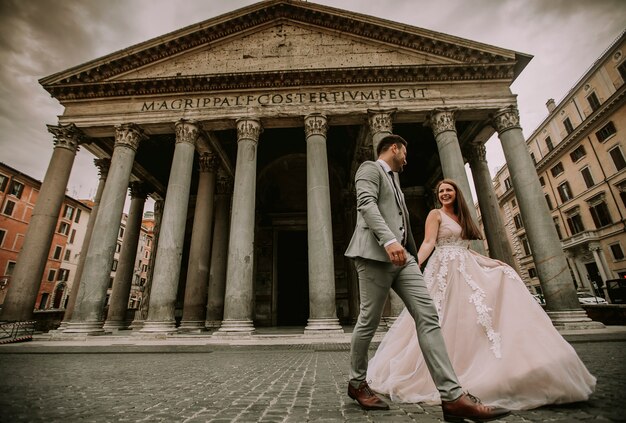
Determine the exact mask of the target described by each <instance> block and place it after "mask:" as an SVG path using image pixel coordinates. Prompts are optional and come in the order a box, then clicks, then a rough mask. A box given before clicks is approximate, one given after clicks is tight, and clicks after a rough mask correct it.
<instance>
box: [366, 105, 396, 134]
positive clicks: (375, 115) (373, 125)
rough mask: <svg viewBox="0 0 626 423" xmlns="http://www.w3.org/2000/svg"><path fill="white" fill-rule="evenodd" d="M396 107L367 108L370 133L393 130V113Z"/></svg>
mask: <svg viewBox="0 0 626 423" xmlns="http://www.w3.org/2000/svg"><path fill="white" fill-rule="evenodd" d="M396 110H397V109H378V110H377V109H367V116H368V120H369V125H370V131H371V132H372V135H375V134H378V133H379V132H388V133H390V134H391V133H392V132H393V114H394V113H395V112H396Z"/></svg>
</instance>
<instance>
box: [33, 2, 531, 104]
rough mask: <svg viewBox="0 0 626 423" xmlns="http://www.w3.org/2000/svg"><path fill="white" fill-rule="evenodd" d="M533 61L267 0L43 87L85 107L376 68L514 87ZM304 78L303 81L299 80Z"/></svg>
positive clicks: (371, 20) (391, 74)
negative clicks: (90, 101) (160, 88)
mask: <svg viewBox="0 0 626 423" xmlns="http://www.w3.org/2000/svg"><path fill="white" fill-rule="evenodd" d="M529 60H530V56H528V55H524V54H521V53H517V52H514V51H511V50H506V49H502V48H499V47H494V46H489V45H486V44H481V43H476V42H473V41H469V40H465V39H462V38H458V37H453V36H449V35H446V34H441V33H437V32H434V31H429V30H425V29H421V28H416V27H409V26H407V25H402V24H397V23H394V22H391V21H386V20H383V19H378V18H374V17H371V16H366V15H361V14H356V13H352V12H348V11H345V10H340V9H335V8H331V7H327V6H321V5H317V4H314V3H309V2H303V1H296V0H268V1H262V2H259V3H256V4H253V5H251V6H248V7H246V8H242V9H239V10H236V11H234V12H231V13H228V14H226V15H222V16H218V17H216V18H213V19H209V20H207V21H205V22H201V23H199V24H197V25H193V26H190V27H187V28H183V29H181V30H178V31H175V32H172V33H170V34H166V35H163V36H161V37H159V38H155V39H153V40H149V41H146V42H144V43H142V44H139V45H136V46H133V47H129V48H127V49H125V50H122V51H119V52H117V53H113V54H110V55H108V56H105V57H103V58H100V59H97V60H94V61H92V62H89V63H86V64H84V65H81V66H77V67H75V68H72V69H69V70H67V71H64V72H59V73H57V74H55V75H51V76H49V77H47V78H43V79H42V80H41V81H40V83H41V84H42V85H43V86H44V87H45V88H46V89H47V90H48V91H50V92H51V93H52V95H53V96H55V97H57V98H61V97H63V98H69V97H73V98H79V97H83V96H91V97H94V96H96V97H97V96H100V95H124V92H126V91H128V92H133V93H134V94H137V93H138V92H137V89H139V90H141V91H140V92H139V93H144V92H146V91H145V90H152V89H154V90H157V88H150V87H148V88H146V87H147V85H145V83H144V85H141V86H137V85H135V86H133V87H131V86H129V84H131V83H135V84H136V83H139V82H140V81H147V83H148V84H155V83H156V82H157V81H159V80H167V81H168V90H177V89H184V90H189V89H190V88H193V89H197V90H207V89H213V88H212V86H207V84H206V83H205V82H206V80H205V81H204V82H203V81H202V80H200V79H198V78H199V77H207V76H209V77H212V76H215V77H216V78H213V82H212V83H214V84H217V83H219V85H220V86H222V87H227V88H230V87H236V86H238V85H241V81H250V77H245V75H246V74H247V75H255V77H257V76H258V75H260V76H261V78H262V79H263V78H264V79H263V81H259V83H262V84H266V85H265V86H267V84H268V81H269V80H271V79H272V78H273V80H274V81H276V80H277V78H276V77H271V78H270V77H268V76H267V75H269V74H280V75H283V74H285V73H291V76H290V81H292V82H291V83H293V84H295V83H297V81H298V80H302V79H303V77H304V79H307V78H306V74H307V72H308V73H309V74H310V73H311V72H317V71H318V70H319V71H321V72H322V73H323V72H326V74H327V75H328V77H326V74H324V75H322V74H320V73H319V72H318V73H317V74H316V77H315V83H317V84H319V83H322V84H323V83H326V82H325V80H328V81H329V82H328V83H332V82H331V81H336V79H337V78H338V77H339V74H338V73H337V72H338V71H339V72H341V70H342V69H346V70H348V69H349V70H351V72H352V73H353V76H354V74H358V75H357V78H358V79H361V80H363V78H365V79H367V77H366V76H365V73H366V72H367V71H368V69H371V70H372V71H373V72H377V78H380V75H381V74H385V75H386V76H385V77H386V78H397V77H399V76H400V75H401V76H402V78H404V79H405V80H407V78H409V79H410V78H411V75H416V76H419V77H420V78H430V79H431V80H435V79H436V78H447V75H451V76H452V77H454V78H458V79H462V80H471V79H491V78H493V79H500V80H501V79H510V80H511V81H512V80H513V79H515V77H516V76H517V74H518V73H519V72H520V71H521V69H523V67H524V66H525V65H526V63H528V61H529ZM431 68H432V69H431ZM457 68H458V69H457ZM381 69H387V70H388V69H391V71H389V72H388V71H387V70H384V71H381ZM331 70H332V72H334V73H332V72H331V73H329V72H330V71H331ZM296 72H302V73H301V76H303V77H296V76H294V75H295V73H296ZM225 75H234V76H233V77H232V78H230V79H228V78H226V77H225ZM283 76H284V75H283ZM353 76H350V78H353ZM194 78H195V79H194ZM172 79H177V81H176V83H172ZM209 79H211V78H209ZM217 79H219V81H217ZM132 81H134V82H132ZM294 81H295V82H294ZM246 83H248V82H246ZM106 84H108V85H107V86H106V87H104V85H106ZM209 85H210V84H209ZM86 87H88V88H86ZM194 87H195V88H194ZM112 91H114V92H115V94H111V92H112Z"/></svg>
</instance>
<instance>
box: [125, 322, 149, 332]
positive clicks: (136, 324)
mask: <svg viewBox="0 0 626 423" xmlns="http://www.w3.org/2000/svg"><path fill="white" fill-rule="evenodd" d="M144 321H145V320H133V321H132V322H131V323H130V325H129V326H128V329H130V330H132V331H139V330H141V329H143V323H144Z"/></svg>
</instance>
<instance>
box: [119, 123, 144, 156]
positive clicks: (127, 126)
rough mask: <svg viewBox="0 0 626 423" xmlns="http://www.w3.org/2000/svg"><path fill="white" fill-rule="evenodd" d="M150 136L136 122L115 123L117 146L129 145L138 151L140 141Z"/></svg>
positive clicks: (128, 146)
mask: <svg viewBox="0 0 626 423" xmlns="http://www.w3.org/2000/svg"><path fill="white" fill-rule="evenodd" d="M146 138H148V137H147V135H146V134H145V133H144V132H143V129H141V127H139V126H138V125H136V124H134V123H122V124H120V125H115V147H114V148H117V147H127V148H130V149H132V150H133V151H137V148H138V147H139V143H140V142H141V141H142V140H144V139H146Z"/></svg>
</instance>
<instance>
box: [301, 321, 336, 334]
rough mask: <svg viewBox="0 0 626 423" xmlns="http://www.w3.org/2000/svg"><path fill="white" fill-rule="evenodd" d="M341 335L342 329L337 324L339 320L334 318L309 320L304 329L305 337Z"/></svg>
mask: <svg viewBox="0 0 626 423" xmlns="http://www.w3.org/2000/svg"><path fill="white" fill-rule="evenodd" d="M343 333H344V332H343V328H342V327H341V325H340V324H339V319H337V318H336V317H335V318H331V317H329V318H326V319H309V320H308V322H307V325H306V327H305V328H304V334H305V335H333V334H336V335H341V334H343Z"/></svg>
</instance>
